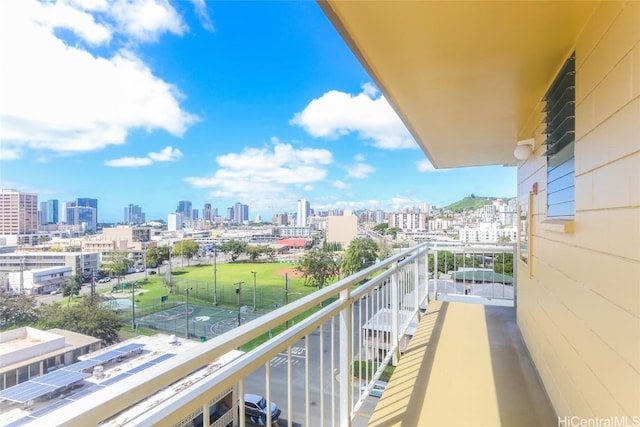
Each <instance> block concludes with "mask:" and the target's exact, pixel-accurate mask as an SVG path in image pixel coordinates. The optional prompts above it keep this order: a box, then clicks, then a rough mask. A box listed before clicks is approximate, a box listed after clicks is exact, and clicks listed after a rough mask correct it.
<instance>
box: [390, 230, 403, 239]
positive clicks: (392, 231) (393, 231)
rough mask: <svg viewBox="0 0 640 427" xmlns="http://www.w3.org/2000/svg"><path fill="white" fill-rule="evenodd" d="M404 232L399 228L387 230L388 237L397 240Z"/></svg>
mask: <svg viewBox="0 0 640 427" xmlns="http://www.w3.org/2000/svg"><path fill="white" fill-rule="evenodd" d="M401 231H402V230H401V229H400V228H397V227H393V228H389V229H388V230H387V235H388V236H391V238H393V239H396V238H397V237H398V233H399V232H401Z"/></svg>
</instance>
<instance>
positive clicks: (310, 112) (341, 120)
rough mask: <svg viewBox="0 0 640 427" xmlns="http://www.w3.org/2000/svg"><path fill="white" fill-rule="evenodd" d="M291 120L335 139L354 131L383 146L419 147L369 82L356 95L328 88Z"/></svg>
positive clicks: (318, 135) (306, 129)
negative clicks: (327, 90) (328, 89)
mask: <svg viewBox="0 0 640 427" xmlns="http://www.w3.org/2000/svg"><path fill="white" fill-rule="evenodd" d="M290 123H291V124H293V125H297V126H300V127H302V128H303V129H304V130H305V131H307V132H308V133H309V134H310V135H311V136H313V137H316V138H320V137H324V138H331V139H336V138H339V137H340V136H344V135H348V134H350V133H355V134H357V135H358V137H359V138H361V139H363V140H371V141H373V145H374V146H376V147H378V148H382V149H388V150H397V149H416V148H418V146H417V144H416V143H415V141H414V140H413V138H412V137H411V134H410V133H409V131H408V130H407V128H406V127H405V126H404V124H403V123H402V121H401V120H400V118H398V115H397V114H396V112H395V111H394V110H393V108H391V105H389V103H388V102H387V100H386V99H385V97H384V96H382V95H380V93H379V92H378V91H377V90H376V89H375V88H374V87H373V86H372V85H370V84H365V85H364V86H363V87H362V92H361V93H359V94H357V95H351V94H348V93H344V92H339V91H337V90H332V91H329V92H327V93H325V94H324V95H322V96H321V97H320V98H316V99H314V100H312V101H311V102H310V103H309V104H308V105H307V106H306V107H305V109H304V110H302V111H301V112H299V113H296V114H295V115H294V117H293V119H291V120H290Z"/></svg>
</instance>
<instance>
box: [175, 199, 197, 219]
mask: <svg viewBox="0 0 640 427" xmlns="http://www.w3.org/2000/svg"><path fill="white" fill-rule="evenodd" d="M191 206H192V205H191V202H190V201H189V200H180V201H179V202H178V207H177V208H176V213H179V214H182V218H184V219H192V218H193V213H192V207H191Z"/></svg>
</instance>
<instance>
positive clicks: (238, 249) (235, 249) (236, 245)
mask: <svg viewBox="0 0 640 427" xmlns="http://www.w3.org/2000/svg"><path fill="white" fill-rule="evenodd" d="M247 246H248V244H247V242H243V241H241V240H229V241H228V242H225V243H223V244H221V245H218V250H219V251H220V252H222V253H225V254H226V253H230V254H231V261H236V260H237V259H238V257H239V256H240V255H242V254H243V253H244V252H246V250H247Z"/></svg>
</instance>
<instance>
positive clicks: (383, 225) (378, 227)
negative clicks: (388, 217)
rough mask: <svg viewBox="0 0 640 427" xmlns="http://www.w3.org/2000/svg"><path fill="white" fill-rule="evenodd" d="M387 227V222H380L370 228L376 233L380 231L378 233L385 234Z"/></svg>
mask: <svg viewBox="0 0 640 427" xmlns="http://www.w3.org/2000/svg"><path fill="white" fill-rule="evenodd" d="M388 229H389V223H388V222H381V223H380V224H376V225H375V226H373V228H372V230H373V231H375V232H376V233H380V234H386V233H387V230H388Z"/></svg>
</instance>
